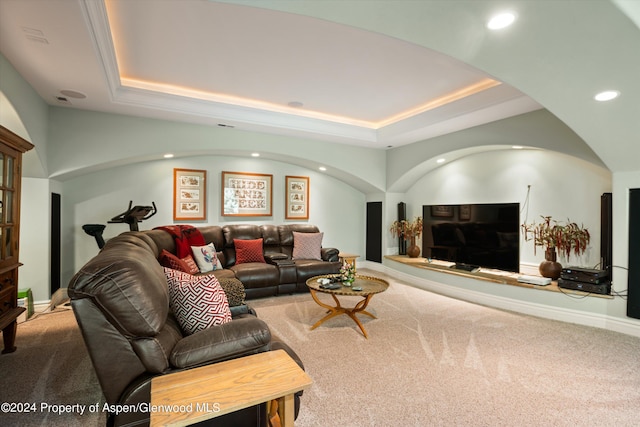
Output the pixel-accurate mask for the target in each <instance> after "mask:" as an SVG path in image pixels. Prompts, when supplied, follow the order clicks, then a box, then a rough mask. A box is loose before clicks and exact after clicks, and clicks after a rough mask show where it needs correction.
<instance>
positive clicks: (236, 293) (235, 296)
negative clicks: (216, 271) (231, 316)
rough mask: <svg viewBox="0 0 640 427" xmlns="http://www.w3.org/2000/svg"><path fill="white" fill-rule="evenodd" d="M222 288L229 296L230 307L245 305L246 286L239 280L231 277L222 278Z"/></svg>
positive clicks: (220, 281) (220, 279) (220, 280)
mask: <svg viewBox="0 0 640 427" xmlns="http://www.w3.org/2000/svg"><path fill="white" fill-rule="evenodd" d="M218 282H219V283H220V286H222V289H223V290H224V293H225V294H226V295H227V301H229V307H236V306H238V305H244V303H245V302H244V299H245V297H246V296H247V294H246V292H245V291H244V285H243V284H242V282H241V281H240V280H238V279H232V278H230V277H221V278H219V279H218Z"/></svg>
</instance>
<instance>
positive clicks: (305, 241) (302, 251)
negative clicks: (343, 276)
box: [293, 231, 324, 260]
mask: <svg viewBox="0 0 640 427" xmlns="http://www.w3.org/2000/svg"><path fill="white" fill-rule="evenodd" d="M323 235H324V233H299V232H297V231H294V232H293V259H317V260H322V257H321V254H320V250H321V249H322V236H323Z"/></svg>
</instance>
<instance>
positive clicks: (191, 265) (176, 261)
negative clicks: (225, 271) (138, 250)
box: [159, 249, 200, 274]
mask: <svg viewBox="0 0 640 427" xmlns="http://www.w3.org/2000/svg"><path fill="white" fill-rule="evenodd" d="M159 261H160V265H161V266H163V267H169V268H172V269H174V270H179V271H184V272H185V273H189V274H195V273H199V272H200V269H198V266H197V265H196V262H195V261H194V260H193V257H192V256H191V255H188V256H186V257H184V258H182V259H180V258H178V257H177V256H175V255H174V254H172V253H171V252H169V251H168V250H166V249H163V250H162V252H161V253H160V257H159Z"/></svg>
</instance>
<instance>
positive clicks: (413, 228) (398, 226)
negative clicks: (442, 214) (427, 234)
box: [389, 216, 422, 258]
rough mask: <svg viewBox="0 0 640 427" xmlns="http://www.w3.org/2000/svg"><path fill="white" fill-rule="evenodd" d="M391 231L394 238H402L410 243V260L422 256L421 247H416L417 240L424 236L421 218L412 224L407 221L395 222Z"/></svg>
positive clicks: (408, 250)
mask: <svg viewBox="0 0 640 427" xmlns="http://www.w3.org/2000/svg"><path fill="white" fill-rule="evenodd" d="M389 231H391V234H392V235H393V237H401V238H403V239H405V240H409V241H410V243H409V247H408V248H407V255H409V257H410V258H417V257H418V256H419V255H420V247H419V246H418V245H416V238H417V237H420V235H421V234H422V217H421V216H419V217H416V218H415V219H414V220H413V221H411V222H409V221H407V220H406V219H403V220H401V221H393V223H392V224H391V228H390V229H389Z"/></svg>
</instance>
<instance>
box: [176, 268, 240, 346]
mask: <svg viewBox="0 0 640 427" xmlns="http://www.w3.org/2000/svg"><path fill="white" fill-rule="evenodd" d="M164 274H165V276H166V277H167V284H168V286H169V305H170V307H171V310H172V311H173V314H174V315H175V316H176V319H177V320H178V323H179V324H180V327H181V328H182V330H183V331H184V332H185V333H186V334H187V335H191V334H195V333H196V332H198V331H201V330H204V329H207V328H209V327H211V326H214V325H221V324H223V323H227V322H230V321H231V310H230V309H229V301H228V300H227V295H226V294H225V293H224V290H223V289H222V287H221V286H220V283H219V282H218V279H217V278H216V276H214V275H211V274H208V275H204V276H193V275H191V274H188V273H184V272H182V271H178V270H173V269H171V268H167V267H164Z"/></svg>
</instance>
